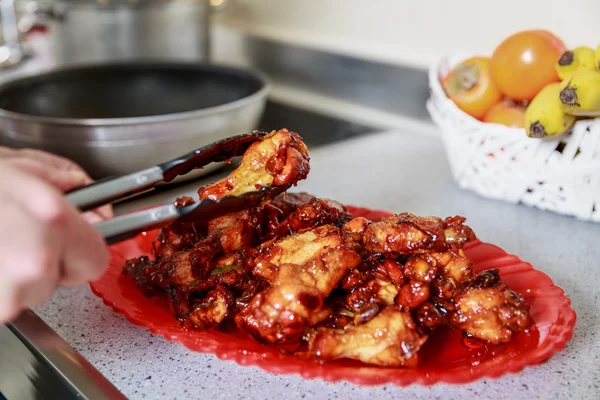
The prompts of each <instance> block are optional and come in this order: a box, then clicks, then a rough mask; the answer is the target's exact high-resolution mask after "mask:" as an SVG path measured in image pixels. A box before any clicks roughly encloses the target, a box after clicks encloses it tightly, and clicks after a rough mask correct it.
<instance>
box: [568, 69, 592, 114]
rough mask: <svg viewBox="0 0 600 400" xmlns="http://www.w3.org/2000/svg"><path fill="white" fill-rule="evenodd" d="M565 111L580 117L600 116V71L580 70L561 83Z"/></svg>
mask: <svg viewBox="0 0 600 400" xmlns="http://www.w3.org/2000/svg"><path fill="white" fill-rule="evenodd" d="M559 98H560V102H561V108H562V110H563V112H565V113H567V114H570V115H575V116H578V117H598V116H600V71H579V72H576V73H574V74H573V75H571V76H570V77H569V78H568V79H566V80H564V81H562V83H561V84H560V95H559Z"/></svg>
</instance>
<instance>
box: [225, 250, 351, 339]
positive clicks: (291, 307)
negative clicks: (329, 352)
mask: <svg viewBox="0 0 600 400" xmlns="http://www.w3.org/2000/svg"><path fill="white" fill-rule="evenodd" d="M309 245H310V244H309ZM360 261H361V259H360V256H359V255H358V254H356V253H355V252H353V251H350V250H348V249H346V248H345V247H344V246H343V245H339V246H337V247H325V248H322V249H321V250H320V251H317V252H316V254H315V255H314V256H313V257H312V258H310V259H309V260H308V261H307V262H306V263H305V264H303V265H300V264H282V265H280V266H279V270H278V272H277V274H276V276H275V279H274V280H273V282H272V283H271V286H270V287H268V288H267V289H265V290H264V291H263V292H260V293H258V294H257V295H256V296H254V298H253V299H252V300H251V301H250V304H248V306H247V307H246V308H245V309H243V310H242V311H241V312H240V313H239V314H238V315H237V316H236V322H237V323H238V325H239V326H240V327H242V328H244V329H247V330H248V331H249V332H250V333H251V334H252V335H254V337H256V338H257V339H260V340H263V341H266V342H269V343H284V342H291V341H295V340H297V339H299V338H300V337H301V336H302V334H303V332H304V330H305V329H306V328H307V327H309V326H311V325H314V324H316V323H318V322H321V321H323V320H324V319H325V318H327V317H328V315H329V310H327V309H326V307H325V302H324V300H325V298H326V297H327V296H328V295H329V294H330V293H331V291H332V290H333V289H334V288H335V287H336V286H337V284H338V282H339V280H340V279H341V278H342V277H343V276H344V275H345V274H346V273H347V272H348V271H349V270H350V269H352V268H354V267H355V266H356V265H358V264H359V263H360Z"/></svg>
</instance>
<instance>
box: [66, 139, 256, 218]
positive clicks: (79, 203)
mask: <svg viewBox="0 0 600 400" xmlns="http://www.w3.org/2000/svg"><path fill="white" fill-rule="evenodd" d="M266 135H267V133H265V132H258V131H255V132H252V133H248V134H244V135H238V136H232V137H228V138H225V139H222V140H219V141H217V142H215V143H211V144H209V145H206V146H204V147H201V148H198V149H196V150H194V151H191V152H189V153H187V154H184V155H182V156H181V157H178V158H175V159H173V160H171V161H167V162H164V163H162V164H160V165H157V166H154V167H150V168H147V169H144V170H142V171H138V172H134V173H131V174H129V175H125V176H121V177H110V178H105V179H101V180H99V181H96V182H94V183H92V184H90V185H87V186H84V187H81V188H78V189H75V190H73V191H71V192H69V193H67V199H68V200H69V201H71V202H72V203H73V204H74V205H75V206H76V207H77V208H79V210H80V211H89V210H92V209H94V208H96V207H99V206H102V205H105V204H109V203H112V202H114V201H116V200H119V199H120V198H122V197H124V196H127V195H131V194H135V193H138V192H140V191H142V190H145V189H148V188H150V187H152V186H154V185H156V184H157V183H158V182H161V181H164V182H170V181H172V180H173V179H175V178H176V177H177V176H180V175H185V174H187V173H188V172H190V171H192V170H194V169H198V168H203V167H204V166H206V165H208V164H210V163H212V162H221V161H226V160H229V159H231V158H233V157H237V156H241V155H242V154H244V152H245V151H246V150H247V149H248V147H250V145H251V144H252V143H254V142H255V141H256V140H258V139H260V138H262V137H264V136H266Z"/></svg>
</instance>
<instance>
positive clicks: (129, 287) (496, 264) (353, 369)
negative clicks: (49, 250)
mask: <svg viewBox="0 0 600 400" xmlns="http://www.w3.org/2000/svg"><path fill="white" fill-rule="evenodd" d="M348 208H349V209H350V211H351V212H352V214H353V215H355V216H364V217H367V218H369V219H374V218H378V217H381V216H385V215H389V213H387V212H382V211H371V210H368V209H364V208H355V207H348ZM155 234H156V232H154V231H151V232H147V234H146V235H140V236H138V237H136V238H134V239H131V240H128V241H126V242H123V243H120V244H117V245H115V246H113V247H112V248H111V261H110V267H109V269H108V271H107V272H106V273H105V274H104V275H103V276H102V277H101V278H100V279H99V280H97V281H95V282H93V283H91V288H92V291H93V292H94V293H95V294H96V295H97V296H99V297H101V298H102V299H103V300H104V303H105V304H107V305H108V306H110V307H112V308H113V309H114V310H115V312H117V313H119V314H122V315H124V316H125V317H126V318H127V319H128V320H129V321H131V322H132V323H134V324H135V325H138V326H141V327H144V328H147V329H148V330H149V331H150V332H152V333H153V334H156V335H161V336H163V337H164V338H166V339H167V340H170V341H173V342H178V343H181V344H183V345H184V346H186V347H188V348H189V349H191V350H194V351H198V352H205V353H212V354H215V355H216V356H217V357H219V358H220V359H223V360H233V361H236V362H237V363H239V364H241V365H256V366H258V367H260V368H263V369H265V370H267V371H270V372H273V373H280V374H293V373H295V374H300V375H302V376H303V377H305V378H311V379H312V378H321V379H324V380H326V381H332V382H333V381H339V380H346V381H349V382H353V383H357V384H361V385H377V384H385V383H392V384H396V385H400V386H406V385H410V384H413V383H418V384H421V385H432V384H434V383H437V382H445V383H453V384H461V383H467V382H471V381H474V380H477V379H480V378H483V377H488V378H496V377H499V376H501V375H503V374H505V373H516V372H519V371H521V370H522V369H523V368H524V367H526V366H531V365H536V364H540V363H541V362H543V361H545V360H547V359H548V358H550V357H551V356H552V354H554V353H555V352H557V351H560V350H562V349H563V348H564V347H565V345H566V343H567V342H568V341H569V340H570V339H571V337H572V335H573V327H574V325H575V319H576V316H575V312H574V310H573V309H572V308H571V306H570V304H571V301H570V300H569V298H568V297H566V296H565V295H564V292H563V290H562V289H561V288H559V287H557V286H555V285H554V284H553V283H552V280H551V279H550V278H549V277H548V276H547V275H546V274H544V273H543V272H541V271H537V270H535V269H533V267H532V266H531V264H529V263H526V262H523V261H521V260H520V259H519V258H518V257H516V256H513V255H509V254H507V253H506V252H505V251H504V250H502V249H500V248H498V247H496V246H494V245H491V244H487V243H482V242H474V243H470V244H469V245H468V246H467V247H465V252H466V254H467V256H468V257H470V258H471V259H472V260H473V261H474V263H475V266H476V269H477V270H478V271H481V270H486V269H491V268H498V269H499V270H500V276H501V277H502V280H503V281H504V282H506V284H507V285H508V286H509V287H510V288H511V289H513V290H515V291H517V292H519V293H521V294H523V296H524V297H525V299H526V300H527V302H528V303H529V304H530V306H531V316H532V318H533V320H534V321H535V326H534V327H533V328H532V329H531V330H530V332H529V333H522V334H520V335H518V336H517V337H515V338H514V340H513V341H511V342H510V343H508V344H505V345H502V346H485V347H482V348H479V349H468V348H466V347H464V346H463V345H462V344H461V334H460V332H456V331H451V330H449V329H441V330H439V331H438V332H436V333H435V334H434V335H432V336H431V337H430V338H429V340H428V341H427V343H426V344H425V346H424V347H423V348H422V349H421V358H420V365H419V367H418V368H415V369H402V368H381V367H373V366H368V365H366V364H362V363H360V362H354V361H349V360H339V361H333V362H329V363H325V364H318V363H315V362H311V361H307V360H301V359H298V358H295V357H294V356H291V355H286V354H283V353H282V352H280V351H279V350H278V348H277V347H271V346H265V345H260V344H258V343H257V342H255V341H254V340H253V339H251V338H250V337H248V336H247V335H246V334H244V333H243V332H239V331H234V332H217V331H208V332H196V331H186V330H184V329H182V328H181V326H180V325H179V323H178V322H177V321H175V320H174V319H173V317H172V315H171V313H170V311H169V308H168V305H167V303H166V301H165V300H164V299H158V298H154V299H148V298H146V297H144V295H142V294H141V293H140V292H139V291H138V290H137V289H136V288H135V286H134V285H133V283H132V281H131V280H130V279H129V278H128V277H126V276H123V275H122V274H121V268H122V267H123V264H124V262H125V260H127V259H130V258H133V257H137V256H140V255H143V254H149V251H150V246H151V241H152V239H153V238H154V236H155Z"/></svg>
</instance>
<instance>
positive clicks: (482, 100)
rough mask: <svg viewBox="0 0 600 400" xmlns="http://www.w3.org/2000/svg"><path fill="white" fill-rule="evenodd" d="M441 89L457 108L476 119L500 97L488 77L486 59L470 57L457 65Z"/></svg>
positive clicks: (446, 77) (443, 81) (488, 60)
mask: <svg viewBox="0 0 600 400" xmlns="http://www.w3.org/2000/svg"><path fill="white" fill-rule="evenodd" d="M442 87H443V88H444V91H445V92H446V95H447V96H448V97H449V98H450V99H451V100H452V101H453V102H454V103H455V104H456V105H457V106H458V108H460V109H461V110H463V111H464V112H466V113H467V114H469V115H471V116H472V117H474V118H477V119H481V118H483V116H484V115H485V114H486V113H487V111H488V110H489V109H490V108H491V107H492V106H493V105H494V104H496V103H497V102H498V101H499V100H500V99H501V97H502V93H501V92H500V90H499V89H498V88H497V87H496V85H495V84H494V82H493V81H492V79H491V77H490V59H489V58H488V57H472V58H469V59H468V60H465V61H463V62H462V63H460V64H458V65H457V66H455V67H454V68H453V69H452V71H450V73H448V75H446V76H445V77H444V79H443V80H442Z"/></svg>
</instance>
